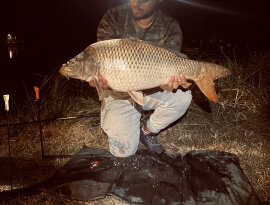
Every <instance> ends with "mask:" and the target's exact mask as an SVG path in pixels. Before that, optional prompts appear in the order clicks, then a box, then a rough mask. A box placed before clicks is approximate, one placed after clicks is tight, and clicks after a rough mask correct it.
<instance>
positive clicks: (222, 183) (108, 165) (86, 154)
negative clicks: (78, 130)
mask: <svg viewBox="0 0 270 205" xmlns="http://www.w3.org/2000/svg"><path fill="white" fill-rule="evenodd" d="M44 187H47V188H46V190H48V189H49V190H50V192H54V193H59V194H61V195H66V196H68V197H70V198H72V199H75V200H82V201H91V200H95V199H98V198H103V197H105V196H106V195H113V196H116V197H117V198H120V199H122V200H123V201H125V202H127V203H129V204H154V205H158V204H173V205H177V204H179V205H180V204H181V205H182V204H186V205H187V204H188V205H189V204H199V205H200V204H203V205H231V204H235V205H241V204H243V205H247V204H250V205H251V204H260V200H259V198H258V197H257V195H256V193H255V192H254V190H253V188H252V186H251V184H250V182H249V181H248V179H247V177H246V176H245V174H244V172H243V170H242V169H241V167H240V165H239V159H238V157H237V156H236V155H234V154H231V153H226V152H220V151H190V152H187V153H185V154H173V155H168V154H164V153H163V154H160V155H158V154H153V153H150V152H148V151H147V150H138V151H137V153H136V154H135V155H133V156H130V157H128V158H116V157H114V156H113V155H111V154H110V153H109V152H108V151H106V150H102V149H95V148H89V147H86V146H85V147H83V148H82V149H81V151H80V152H79V153H77V155H75V156H74V157H72V158H71V159H70V160H69V161H68V162H67V164H65V166H64V167H62V168H61V169H60V170H59V171H57V172H56V173H55V174H54V176H53V177H52V178H51V179H49V180H48V181H47V182H46V186H44ZM43 189H44V188H43Z"/></svg>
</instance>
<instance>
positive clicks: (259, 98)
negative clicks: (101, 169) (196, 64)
mask: <svg viewBox="0 0 270 205" xmlns="http://www.w3.org/2000/svg"><path fill="white" fill-rule="evenodd" d="M199 59H200V60H207V61H209V60H211V61H213V62H216V63H218V64H222V65H224V66H225V67H228V68H229V69H230V70H231V71H232V75H231V76H229V77H228V78H225V79H219V80H217V81H216V88H217V91H218V95H219V99H220V100H219V102H218V103H212V102H208V100H206V99H205V97H204V96H203V95H202V94H201V92H200V91H199V90H198V88H197V87H196V86H195V85H193V87H192V88H191V89H192V92H193V101H192V104H191V106H190V108H189V110H188V112H187V113H186V114H185V116H184V117H183V118H182V119H180V120H178V121H177V122H176V123H174V124H173V125H171V126H170V127H169V128H168V129H166V130H164V131H162V132H161V133H160V134H159V140H160V142H161V143H162V144H163V145H164V147H165V149H166V150H167V151H168V152H169V153H176V152H181V153H182V152H187V151H190V150H220V151H226V152H231V153H234V154H236V155H237V156H238V157H239V159H240V163H241V167H242V168H243V170H244V172H245V174H246V175H247V177H248V179H249V180H250V182H251V184H252V185H253V187H254V189H255V191H256V192H257V194H258V195H259V197H260V199H261V200H262V201H263V202H265V203H270V159H269V152H270V130H269V127H270V126H269V125H270V120H269V109H270V108H269V94H270V93H269V91H270V85H269V82H270V71H269V65H270V63H269V59H270V53H263V54H261V53H253V54H251V55H250V56H249V57H248V58H247V59H237V58H229V57H227V56H226V55H223V57H222V58H220V59H209V58H207V56H206V57H205V55H204V57H201V58H199ZM40 94H41V97H42V98H41V101H40V104H41V111H42V112H41V114H42V115H41V118H42V119H55V118H59V117H64V116H78V115H85V116H87V117H82V118H78V119H72V120H66V121H64V120H56V121H50V122H44V123H42V127H43V137H44V147H45V154H46V155H57V154H74V153H76V152H77V151H78V150H79V149H80V148H81V147H82V145H83V144H86V145H88V146H92V147H99V148H104V149H108V143H107V138H106V135H105V134H104V133H103V132H102V130H101V128H100V126H99V116H98V113H99V106H100V103H99V101H98V100H97V95H96V91H95V90H94V89H92V88H90V87H89V85H88V84H87V83H84V82H80V81H78V80H67V79H65V78H63V77H62V76H60V75H59V74H58V73H57V72H56V70H54V71H53V72H52V73H49V74H48V75H47V76H45V77H44V80H43V82H42V83H41V86H40ZM27 96H28V97H27V100H26V101H25V103H24V105H23V106H18V105H16V102H15V99H13V98H12V99H11V104H12V105H11V108H12V109H11V111H10V116H9V118H10V122H11V123H16V122H23V121H34V120H37V117H38V116H37V112H36V111H37V103H35V102H34V95H31V94H27ZM150 114H151V112H146V113H144V115H143V118H142V121H145V120H146V119H147V117H148V116H149V115H150ZM0 117H1V118H0V119H1V122H0V124H4V123H5V115H1V116H0ZM0 133H1V136H0V142H1V143H0V159H1V161H2V165H3V167H6V169H2V170H1V171H0V172H1V173H0V189H1V190H8V189H9V188H10V187H9V179H8V176H9V168H8V167H9V165H8V160H7V156H8V149H7V147H8V144H7V137H6V136H7V130H6V127H0ZM39 134H40V133H39V128H38V124H26V125H17V126H12V127H10V135H11V148H12V149H11V153H12V157H13V158H12V160H13V170H14V173H13V174H14V186H15V188H21V187H25V186H29V185H31V184H33V183H35V182H40V181H43V180H45V179H47V178H48V177H50V176H51V175H52V174H53V172H54V171H55V170H56V169H58V168H60V167H61V166H62V165H63V164H64V163H65V162H66V161H67V160H66V159H58V160H43V161H41V160H40V156H41V152H40V141H39ZM26 167H28V168H29V167H31V168H33V169H28V171H26V169H25V168H26ZM56 203H57V204H58V203H61V204H70V203H72V204H124V203H122V202H120V201H119V200H117V199H114V198H112V197H106V198H105V199H101V200H98V201H93V202H88V203H83V202H71V201H69V200H68V199H65V198H63V197H59V196H52V195H49V194H47V193H41V194H40V195H37V196H18V197H16V198H15V199H13V200H10V201H8V202H6V204H56Z"/></svg>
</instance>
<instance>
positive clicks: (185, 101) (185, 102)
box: [171, 91, 192, 109]
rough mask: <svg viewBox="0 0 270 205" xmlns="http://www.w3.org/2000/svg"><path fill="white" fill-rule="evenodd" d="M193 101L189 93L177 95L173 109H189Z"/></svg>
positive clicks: (172, 104)
mask: <svg viewBox="0 0 270 205" xmlns="http://www.w3.org/2000/svg"><path fill="white" fill-rule="evenodd" d="M191 100H192V95H191V93H190V92H189V91H187V92H184V93H183V92H182V93H179V95H177V97H176V98H174V99H173V102H172V103H171V107H172V108H176V109H177V108H180V109H183V108H188V106H189V105H190V103H191Z"/></svg>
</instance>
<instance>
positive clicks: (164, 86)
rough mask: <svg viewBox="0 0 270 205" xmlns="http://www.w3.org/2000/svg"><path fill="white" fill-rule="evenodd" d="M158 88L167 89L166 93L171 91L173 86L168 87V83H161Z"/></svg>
mask: <svg viewBox="0 0 270 205" xmlns="http://www.w3.org/2000/svg"><path fill="white" fill-rule="evenodd" d="M160 88H161V89H162V90H165V91H167V92H168V93H170V92H172V91H173V88H171V87H169V86H168V85H161V86H160Z"/></svg>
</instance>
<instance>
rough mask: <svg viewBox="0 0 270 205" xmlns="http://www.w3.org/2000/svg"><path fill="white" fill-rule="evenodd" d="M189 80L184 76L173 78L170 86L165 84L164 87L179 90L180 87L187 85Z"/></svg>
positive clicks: (170, 80) (169, 83)
mask: <svg viewBox="0 0 270 205" xmlns="http://www.w3.org/2000/svg"><path fill="white" fill-rule="evenodd" d="M186 84H187V79H186V78H185V76H184V75H183V74H180V75H179V76H178V77H177V76H171V77H170V79H169V82H168V84H167V85H166V84H163V85H162V86H168V87H169V88H173V89H177V88H178V86H179V85H186Z"/></svg>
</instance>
